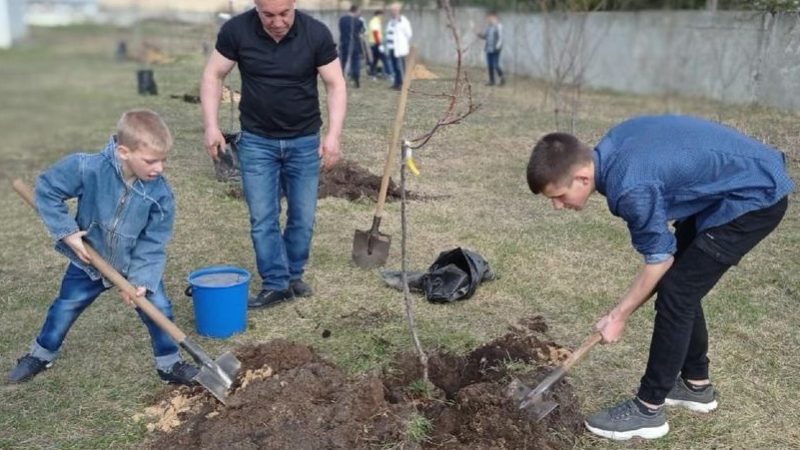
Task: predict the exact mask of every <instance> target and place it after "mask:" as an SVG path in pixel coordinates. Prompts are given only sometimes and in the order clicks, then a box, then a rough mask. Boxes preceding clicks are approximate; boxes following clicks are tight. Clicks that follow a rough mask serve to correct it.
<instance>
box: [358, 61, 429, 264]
mask: <svg viewBox="0 0 800 450" xmlns="http://www.w3.org/2000/svg"><path fill="white" fill-rule="evenodd" d="M416 63H417V50H416V48H414V47H411V51H410V52H409V54H408V60H407V64H406V71H405V75H406V76H405V78H403V86H402V88H401V89H400V100H399V101H398V103H397V114H396V115H395V118H394V128H393V129H392V138H391V141H390V142H389V151H388V152H387V154H386V163H385V164H384V166H383V178H382V179H381V190H380V192H379V193H378V206H377V207H376V209H375V215H374V216H373V217H372V227H371V228H370V229H369V230H366V231H362V230H356V231H355V234H354V236H353V262H355V263H356V265H357V266H358V267H361V268H363V269H370V268H374V267H380V266H382V265H384V264H386V259H387V258H388V257H389V246H390V245H391V244H392V237H391V236H389V235H388V234H384V233H381V232H380V231H379V230H378V229H379V228H380V226H381V218H382V217H383V205H384V203H386V193H387V191H388V190H389V176H390V175H391V173H392V169H393V168H394V158H395V156H396V155H397V150H398V149H399V148H400V128H402V126H403V119H404V118H405V115H406V102H407V100H408V87H409V85H410V84H411V79H412V78H413V74H414V66H415V65H416Z"/></svg>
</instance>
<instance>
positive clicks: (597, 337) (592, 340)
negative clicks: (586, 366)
mask: <svg viewBox="0 0 800 450" xmlns="http://www.w3.org/2000/svg"><path fill="white" fill-rule="evenodd" d="M602 340H603V335H602V334H600V332H599V331H595V332H594V333H592V335H591V336H589V337H588V338H586V340H585V341H583V344H581V346H580V347H578V349H577V350H575V351H574V352H572V354H571V355H569V358H567V359H566V360H564V362H563V363H562V364H561V366H562V367H563V368H564V371H565V372H566V371H568V370H569V369H571V368H572V366H574V365H575V364H577V362H578V361H580V360H581V359H583V357H584V356H586V354H587V353H589V350H591V349H592V347H594V346H595V345H597V344H598V343H599V342H600V341H602Z"/></svg>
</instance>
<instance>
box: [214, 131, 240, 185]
mask: <svg viewBox="0 0 800 450" xmlns="http://www.w3.org/2000/svg"><path fill="white" fill-rule="evenodd" d="M223 136H225V152H224V153H220V154H219V159H218V160H214V175H215V176H216V178H217V181H236V182H238V181H239V180H240V179H241V177H242V174H241V172H240V169H239V154H238V153H239V148H238V146H237V144H236V143H237V142H238V140H239V133H223Z"/></svg>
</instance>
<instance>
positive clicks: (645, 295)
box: [527, 115, 795, 440]
mask: <svg viewBox="0 0 800 450" xmlns="http://www.w3.org/2000/svg"><path fill="white" fill-rule="evenodd" d="M527 178H528V186H529V187H530V189H531V191H532V192H533V193H534V194H542V195H544V196H545V197H547V198H548V199H550V201H551V202H552V203H553V207H554V208H555V209H572V210H576V211H579V210H582V209H583V208H584V207H585V206H586V205H587V202H588V199H589V197H590V196H591V195H592V194H594V193H595V192H597V193H599V194H601V195H602V196H604V197H605V198H606V201H607V203H608V207H609V209H610V211H611V213H612V214H614V215H615V216H618V217H620V218H622V219H623V220H624V221H625V222H626V224H627V226H628V230H629V232H630V235H631V243H632V244H633V247H634V248H635V249H636V250H637V251H638V252H639V253H640V254H641V255H642V257H643V259H644V261H643V264H642V265H641V268H640V270H639V273H638V274H637V275H636V277H635V278H634V279H633V280H632V281H631V283H630V285H629V287H628V289H627V290H626V291H625V293H624V294H623V295H622V297H621V298H620V300H619V301H618V303H617V305H616V306H615V307H614V308H612V309H611V311H609V312H608V313H607V314H606V315H605V316H603V317H602V318H601V319H600V320H599V321H598V322H597V324H596V328H597V330H598V331H599V332H600V333H601V334H602V336H603V340H602V342H603V343H612V342H616V341H617V340H619V339H620V337H621V336H622V332H623V330H624V329H625V324H626V322H627V320H628V318H629V317H630V315H631V314H633V312H634V311H636V310H637V309H638V308H639V307H640V306H642V305H643V304H644V303H645V302H646V301H647V300H648V299H649V298H650V296H651V295H652V294H653V293H655V294H656V300H655V309H656V316H655V320H654V324H653V333H652V337H651V341H650V356H649V359H648V361H647V367H646V369H645V372H644V375H643V376H642V378H641V381H640V384H639V390H638V392H637V394H636V397H634V398H633V399H626V400H625V401H623V402H622V403H620V404H618V405H615V406H612V407H609V408H606V409H603V410H601V411H599V412H597V413H595V414H593V415H591V416H589V417H587V419H586V427H587V429H588V430H589V431H591V432H592V433H594V434H597V435H599V436H603V437H606V438H610V439H617V440H626V439H630V438H632V437H642V438H645V439H654V438H658V437H661V436H664V435H665V434H667V432H669V424H668V423H667V419H666V414H665V408H664V405H668V406H680V407H684V408H688V409H690V410H692V411H697V412H704V413H707V412H711V411H713V410H714V409H716V408H717V395H716V390H715V388H714V386H713V385H712V384H711V381H710V379H709V359H708V345H709V341H708V329H707V327H706V320H705V315H704V312H703V305H702V301H703V298H704V297H705V296H706V295H707V294H708V293H709V291H711V289H712V288H713V287H714V286H715V285H716V284H717V282H718V281H719V280H720V278H722V276H723V275H724V274H725V272H727V271H728V269H729V268H730V267H731V266H735V265H737V264H738V263H739V261H740V260H741V259H742V257H744V256H745V255H746V254H747V253H748V252H750V250H752V249H753V248H754V247H755V246H756V245H757V244H758V243H759V242H761V240H763V239H764V238H765V237H767V236H768V235H769V234H770V233H771V232H772V231H773V230H774V229H775V228H776V227H777V226H778V224H779V223H780V221H781V219H782V218H783V216H784V214H785V213H786V208H787V205H788V195H789V194H790V193H792V192H793V191H794V189H795V184H794V181H792V179H791V178H790V176H789V172H788V170H787V167H786V157H785V155H784V154H783V153H782V152H780V151H778V150H776V149H774V148H771V147H769V146H767V145H765V144H763V143H761V142H759V141H757V140H755V139H753V138H751V137H749V136H746V135H744V134H742V133H741V132H739V131H737V130H734V129H733V128H729V127H726V126H724V125H722V124H719V123H714V122H711V121H708V120H705V119H702V118H698V117H689V116H672V115H667V116H644V117H636V118H633V119H629V120H626V121H625V122H622V123H620V124H618V125H617V126H615V127H613V128H612V129H611V130H610V131H609V132H608V133H606V135H605V136H604V137H603V138H602V139H601V140H600V142H599V143H598V144H597V145H596V146H595V147H594V148H592V147H590V146H588V145H586V144H585V143H583V142H581V141H579V140H578V139H577V138H576V137H575V136H572V135H569V134H566V133H551V134H548V135H547V136H545V137H543V138H542V139H541V140H539V142H538V143H537V144H536V146H535V147H534V149H533V152H532V153H531V159H530V162H529V163H528V172H527ZM670 224H671V225H672V228H670Z"/></svg>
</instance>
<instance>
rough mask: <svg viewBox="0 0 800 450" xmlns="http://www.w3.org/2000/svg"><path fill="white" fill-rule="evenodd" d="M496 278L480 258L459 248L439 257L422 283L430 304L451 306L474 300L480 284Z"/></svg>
mask: <svg viewBox="0 0 800 450" xmlns="http://www.w3.org/2000/svg"><path fill="white" fill-rule="evenodd" d="M494 278H495V275H494V272H492V269H491V268H490V267H489V263H488V262H486V260H485V259H483V257H482V256H481V255H479V254H477V253H475V252H473V251H471V250H466V249H462V248H461V247H458V248H455V249H453V250H447V251H444V252H442V253H439V257H438V258H436V261H434V262H433V264H432V265H431V266H430V268H428V272H427V273H425V274H423V275H422V279H421V280H420V281H421V285H422V291H423V292H424V293H425V297H426V298H427V299H428V300H429V301H431V302H434V303H448V302H453V301H456V300H466V299H468V298H470V297H472V294H474V293H475V290H476V289H478V285H479V284H481V282H483V281H489V280H493V279H494Z"/></svg>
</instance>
